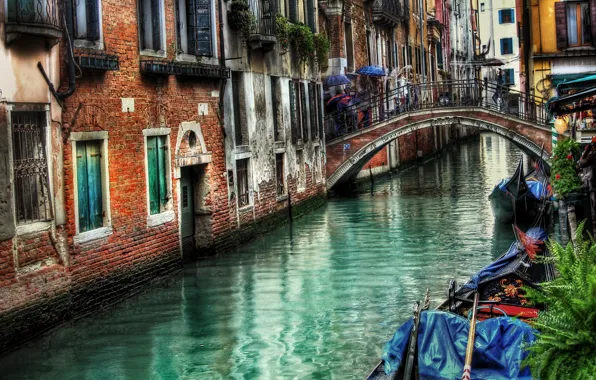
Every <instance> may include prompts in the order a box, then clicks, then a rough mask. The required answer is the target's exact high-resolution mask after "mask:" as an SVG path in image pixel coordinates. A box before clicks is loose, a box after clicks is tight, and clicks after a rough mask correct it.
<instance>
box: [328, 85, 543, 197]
mask: <svg viewBox="0 0 596 380" xmlns="http://www.w3.org/2000/svg"><path fill="white" fill-rule="evenodd" d="M481 91H482V90H481ZM489 94H491V93H490V92H488V91H486V95H487V96H486V98H488V95H489ZM482 96H483V95H481V96H480V97H482ZM486 98H485V99H484V101H483V100H482V99H480V100H479V101H478V102H476V104H480V105H477V106H469V105H466V106H463V105H461V104H460V105H447V106H445V107H436V106H433V107H430V108H426V109H418V110H415V111H408V112H402V113H400V114H398V115H395V116H391V117H386V118H385V120H377V121H375V120H374V119H373V120H371V123H370V124H371V125H370V126H369V127H368V128H364V129H357V128H355V129H356V130H354V131H352V132H351V133H346V134H343V135H341V136H336V137H332V138H331V139H329V138H328V141H327V143H326V155H327V164H326V172H327V189H331V188H333V187H334V186H336V185H338V184H341V183H344V182H346V181H349V180H351V179H353V178H355V176H356V175H357V174H358V172H360V170H362V168H363V167H364V165H366V163H367V162H368V161H369V160H370V159H371V158H372V157H373V156H374V155H375V154H376V153H378V152H379V151H380V150H381V149H383V147H385V146H386V145H387V144H389V142H391V141H392V140H394V139H396V138H397V137H399V136H402V135H406V134H408V133H411V132H414V131H417V130H420V129H424V128H434V127H437V128H441V127H444V126H452V125H457V126H463V127H471V128H478V129H480V130H487V131H492V132H496V133H497V134H499V135H500V136H502V137H504V138H506V139H508V140H510V141H512V142H513V143H514V144H516V145H517V146H519V147H520V148H521V149H522V150H524V151H525V152H526V153H528V154H530V155H531V156H534V157H539V156H541V155H542V157H541V158H542V159H543V160H546V159H547V158H548V157H549V156H550V152H551V147H552V141H551V128H550V127H547V126H546V125H545V123H544V120H545V119H546V115H544V114H542V116H541V117H536V116H535V115H534V116H533V117H527V116H524V115H521V116H520V113H518V112H515V113H508V112H503V111H499V110H496V109H491V107H487V106H483V105H482V104H487V103H488V102H486ZM433 104H435V103H434V102H433ZM533 105H534V106H535V105H536V104H535V103H534V104H533ZM537 109H540V110H541V112H542V110H543V107H542V105H540V106H539V107H537Z"/></svg>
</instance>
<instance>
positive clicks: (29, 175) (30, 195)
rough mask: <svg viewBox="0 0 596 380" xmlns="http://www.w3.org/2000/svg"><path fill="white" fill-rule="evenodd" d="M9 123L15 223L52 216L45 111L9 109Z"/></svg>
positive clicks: (41, 219) (48, 218)
mask: <svg viewBox="0 0 596 380" xmlns="http://www.w3.org/2000/svg"><path fill="white" fill-rule="evenodd" d="M11 124H12V153H13V175H14V189H15V206H16V207H15V209H16V219H17V223H18V224H25V223H34V222H41V221H48V220H51V219H52V210H51V202H50V197H51V195H50V191H49V189H50V186H49V178H48V161H47V157H46V146H47V143H46V128H45V124H46V116H45V112H17V111H15V112H12V113H11Z"/></svg>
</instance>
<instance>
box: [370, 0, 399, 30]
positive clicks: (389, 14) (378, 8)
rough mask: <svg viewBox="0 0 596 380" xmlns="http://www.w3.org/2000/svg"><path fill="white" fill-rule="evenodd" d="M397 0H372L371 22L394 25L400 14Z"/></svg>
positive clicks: (397, 21)
mask: <svg viewBox="0 0 596 380" xmlns="http://www.w3.org/2000/svg"><path fill="white" fill-rule="evenodd" d="M401 8H402V7H401V4H400V2H399V0H374V2H373V6H372V15H373V22H374V23H375V24H379V25H385V26H388V27H395V26H397V24H399V22H400V20H401V18H402V16H401V14H402V10H401Z"/></svg>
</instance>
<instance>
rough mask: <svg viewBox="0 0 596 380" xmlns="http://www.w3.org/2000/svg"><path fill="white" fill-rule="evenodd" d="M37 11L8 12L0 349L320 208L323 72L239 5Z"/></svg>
mask: <svg viewBox="0 0 596 380" xmlns="http://www.w3.org/2000/svg"><path fill="white" fill-rule="evenodd" d="M30 1H31V0H16V1H15V2H9V3H8V4H9V5H8V9H7V8H6V5H5V4H6V3H3V4H0V20H2V21H0V36H1V39H2V42H0V62H1V63H2V67H3V68H7V70H8V72H9V73H12V75H9V80H8V82H10V83H6V84H5V82H4V79H3V81H2V85H1V86H0V89H1V90H2V92H3V93H2V95H1V99H0V126H1V127H2V131H3V132H2V133H4V134H5V136H4V137H3V138H2V139H0V152H1V153H0V154H2V156H3V157H4V158H5V159H3V160H2V161H3V162H7V165H4V166H2V170H3V172H2V173H1V174H2V175H0V177H1V178H2V179H1V180H0V181H3V182H2V183H1V185H0V187H1V189H0V191H2V192H3V193H2V199H3V200H7V201H6V202H2V203H1V204H0V214H1V216H2V217H3V223H2V227H1V228H0V281H1V287H0V342H1V343H0V351H2V350H5V349H8V348H10V347H12V346H14V345H15V344H16V343H18V342H20V341H22V340H24V339H27V338H28V337H31V336H33V335H35V334H37V333H38V332H40V331H42V330H44V329H46V328H48V327H50V326H52V325H54V324H56V323H59V322H61V321H64V320H67V319H70V318H72V317H76V316H78V315H81V314H83V313H86V312H88V311H90V310H92V309H94V308H97V307H102V306H105V305H108V304H111V303H113V302H117V301H118V300H120V299H122V298H123V297H125V296H126V295H129V294H131V293H133V292H135V291H138V290H141V289H143V288H145V287H146V285H147V284H148V283H149V282H151V281H153V280H155V279H158V278H160V277H161V276H163V275H166V274H168V273H171V272H172V271H173V270H175V269H176V268H179V267H180V266H181V264H182V262H183V259H184V258H186V259H191V258H193V257H195V256H197V255H207V254H211V253H213V252H220V251H223V250H225V249H227V248H229V247H231V246H233V245H236V244H239V243H240V242H243V241H246V240H248V239H250V238H251V237H253V236H254V235H255V233H257V232H260V231H266V230H268V229H271V228H273V227H275V226H277V225H279V223H280V222H282V221H283V220H285V219H287V218H288V215H289V214H290V211H289V210H288V208H289V207H290V205H291V206H292V214H293V215H294V216H296V215H298V214H300V213H302V212H306V211H307V210H309V209H311V208H313V207H316V206H318V205H320V204H321V203H322V202H323V201H324V197H325V192H326V190H325V173H324V167H325V165H324V140H323V133H320V132H319V130H320V129H319V128H320V125H319V124H320V122H319V121H320V120H321V119H322V104H321V103H320V100H317V99H320V96H319V95H318V94H320V93H321V88H320V83H319V80H318V78H319V74H318V69H317V67H316V66H315V65H314V64H313V63H312V62H311V63H310V65H296V64H294V62H296V61H297V60H296V57H295V56H293V54H294V53H288V54H287V55H286V56H285V57H282V58H279V54H276V51H275V50H268V49H259V48H257V47H255V46H253V42H254V41H255V40H254V39H248V40H246V41H242V42H238V41H239V40H241V39H240V38H238V35H237V34H235V33H234V32H232V31H230V30H229V28H228V25H227V17H226V14H227V13H228V12H229V8H230V4H229V3H225V2H224V1H220V0H210V1H203V2H199V1H183V0H157V1H156V0H153V1H151V0H124V1H117V0H90V1H71V0H66V1H64V3H62V2H59V1H58V0H50V1H47V0H43V1H42V0H34V1H35V2H38V3H39V7H37V8H36V9H38V10H39V11H38V13H37V14H33V15H31V14H28V13H26V12H25V9H27V7H26V4H25V3H28V2H30ZM23 4H24V5H23ZM294 4H296V3H294ZM298 4H299V6H300V9H303V11H302V12H300V13H299V16H297V17H299V18H300V20H302V21H304V20H306V19H308V18H309V17H310V13H309V12H307V8H305V7H306V6H307V5H308V7H310V6H311V3H310V2H308V3H306V4H303V3H298ZM61 5H62V6H61ZM253 12H256V10H253ZM315 14H316V13H315ZM62 17H63V18H64V20H66V25H64V24H63V23H62V22H61V21H60V20H61V19H62ZM5 19H6V20H7V22H4V21H3V20H5ZM296 21H298V20H296ZM30 24H35V26H36V27H35V28H28V26H30ZM314 24H316V22H315V23H314ZM314 24H313V25H314ZM222 36H223V39H222V38H221V37H222ZM250 37H251V38H252V37H253V36H252V35H251V36H250ZM257 40H258V39H257ZM48 47H50V48H49V49H48ZM70 47H72V50H70ZM276 49H277V48H276ZM70 51H72V53H73V54H72V56H71V54H70V53H69V52H70ZM226 56H227V57H231V58H235V57H243V58H242V59H238V60H225V58H226ZM37 62H41V65H42V67H44V68H45V72H46V73H47V76H48V82H46V81H45V80H44V77H43V75H42V74H41V73H40V71H39V70H38V68H37V67H36V65H37ZM226 63H228V64H229V67H226V65H225V64H226ZM230 68H231V69H232V70H233V72H234V73H233V74H231V72H230ZM75 74H76V75H75ZM274 77H275V78H276V79H274V80H273V81H272V79H271V78H274ZM272 82H274V83H272ZM51 85H53V86H55V88H57V89H58V93H56V94H54V95H52V91H51V90H50V88H51ZM73 90H74V92H73ZM290 90H293V91H294V96H293V97H290ZM240 99H242V101H243V102H244V104H243V105H242V106H241V107H236V106H238V104H234V103H235V102H236V103H238V101H240ZM272 102H273V103H274V104H277V105H278V106H277V107H272V106H271V104H272ZM238 108H240V109H241V111H239V112H238V113H236V114H235V111H237V110H238ZM274 115H275V117H274ZM236 120H241V123H242V125H241V126H240V125H239V124H238V125H237V124H235V121H236ZM237 126H238V128H237ZM298 132H300V135H299V136H298ZM237 138H238V139H237ZM241 139H245V140H243V141H238V140H241ZM28 171H29V172H28ZM280 171H281V172H280ZM25 201H27V202H28V203H27V202H25Z"/></svg>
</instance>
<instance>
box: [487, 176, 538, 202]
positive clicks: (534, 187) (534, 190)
mask: <svg viewBox="0 0 596 380" xmlns="http://www.w3.org/2000/svg"><path fill="white" fill-rule="evenodd" d="M508 183H509V179H507V178H505V179H504V180H502V181H501V182H499V184H498V185H497V187H498V188H499V190H501V191H503V192H507V184H508ZM526 184H527V185H528V190H529V191H530V194H531V195H532V197H534V198H536V199H542V198H544V197H548V195H549V191H548V188H547V186H546V184H544V183H542V182H538V181H532V180H526Z"/></svg>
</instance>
